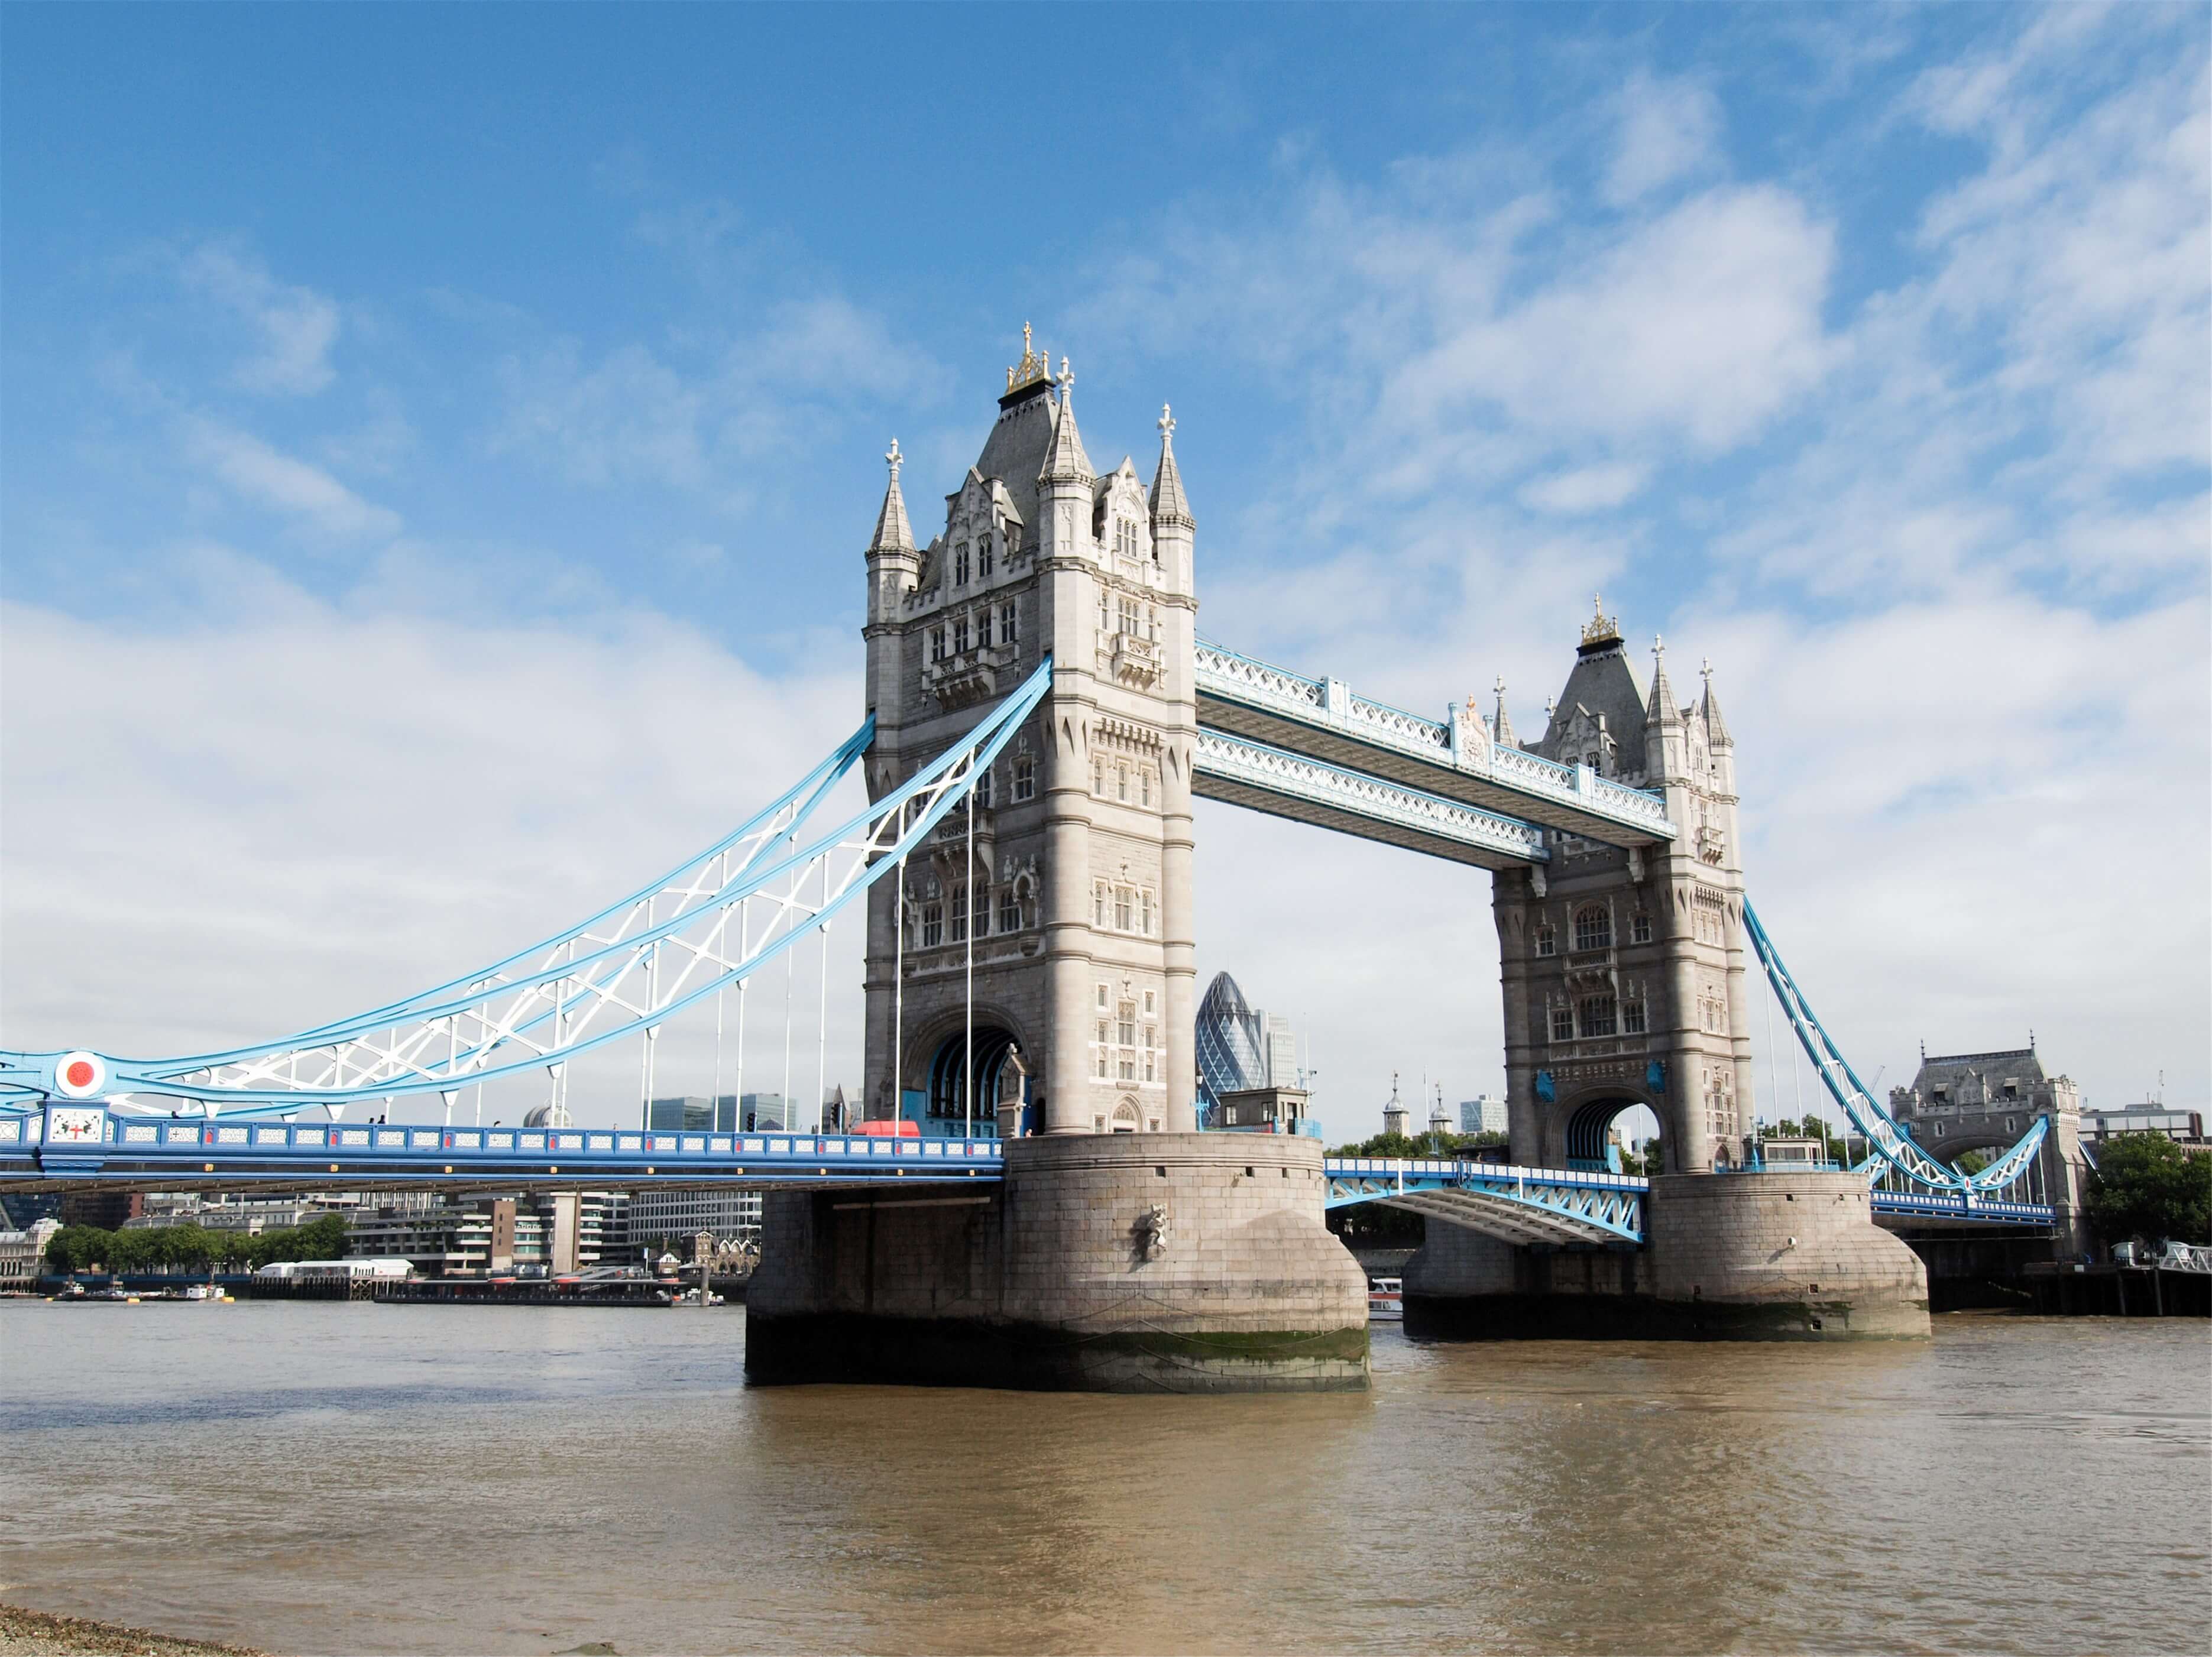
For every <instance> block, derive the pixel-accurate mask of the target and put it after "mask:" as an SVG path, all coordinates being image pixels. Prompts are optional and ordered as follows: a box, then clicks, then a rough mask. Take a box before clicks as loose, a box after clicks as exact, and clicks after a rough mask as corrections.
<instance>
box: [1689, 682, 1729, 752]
mask: <svg viewBox="0 0 2212 1657" xmlns="http://www.w3.org/2000/svg"><path fill="white" fill-rule="evenodd" d="M1699 672H1701V673H1703V674H1704V675H1705V695H1704V697H1703V699H1702V700H1700V701H1699V704H1698V712H1699V713H1701V714H1703V715H1704V716H1705V743H1706V745H1707V746H1709V747H1712V748H1733V747H1735V740H1734V739H1733V738H1732V737H1729V733H1728V726H1727V725H1725V724H1724V723H1723V721H1722V719H1721V705H1720V701H1719V699H1718V698H1717V697H1716V696H1715V695H1713V665H1712V663H1711V661H1710V660H1708V661H1707V662H1706V663H1705V665H1704V666H1703V667H1702V668H1700V669H1699Z"/></svg>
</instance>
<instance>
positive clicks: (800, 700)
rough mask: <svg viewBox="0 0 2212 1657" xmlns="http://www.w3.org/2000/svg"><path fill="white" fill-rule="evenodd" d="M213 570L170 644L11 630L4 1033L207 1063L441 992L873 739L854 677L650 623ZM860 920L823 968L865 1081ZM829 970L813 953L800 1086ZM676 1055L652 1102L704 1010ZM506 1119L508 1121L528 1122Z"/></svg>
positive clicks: (668, 1047)
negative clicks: (380, 605) (249, 1045)
mask: <svg viewBox="0 0 2212 1657" xmlns="http://www.w3.org/2000/svg"><path fill="white" fill-rule="evenodd" d="M204 570H205V573H206V574H207V575H208V577H209V578H210V579H209V580H208V585H207V586H205V587H204V589H203V590H202V591H201V592H200V593H199V594H198V596H197V599H196V600H195V601H194V602H192V603H190V604H185V605H184V606H182V607H181V608H180V610H179V613H176V614H173V615H172V616H168V617H166V618H165V621H164V624H163V625H162V626H161V627H159V628H149V629H145V630H139V629H136V628H129V627H124V626H114V625H107V624H103V623H100V622H90V621H86V620H83V619H81V618H78V617H74V616H67V615H64V614H62V613H59V612H57V611H54V610H41V609H37V608H33V607H29V606H24V605H10V606H8V607H7V608H6V609H5V610H0V631H3V632H4V634H5V637H6V640H7V649H6V651H5V652H4V673H5V690H6V695H5V697H4V721H5V723H4V737H5V750H6V752H7V755H8V784H9V786H8V787H7V789H6V791H5V795H4V798H3V799H0V832H4V838H5V842H6V845H7V847H8V866H7V874H8V878H7V880H6V882H5V884H4V887H0V920H4V928H5V932H6V935H7V938H8V942H9V949H8V950H7V952H6V956H5V960H4V962H0V972H4V977H0V999H4V1003H5V1005H6V1008H7V1014H8V1029H9V1039H10V1041H11V1042H13V1043H15V1044H17V1045H21V1046H27V1047H33V1048H37V1047H52V1046H68V1045H73V1044H76V1043H79V1042H83V1043H88V1044H90V1045H93V1046H94V1047H100V1048H103V1049H105V1050H107V1051H111V1052H120V1053H181V1052H196V1051H205V1050H207V1049H208V1048H210V1047H217V1046H221V1045H223V1044H225V1043H228V1042H232V1041H250V1040H255V1039H267V1038H273V1037H276V1036H279V1035H283V1034H284V1033H285V1032H287V1031H289V1030H292V1029H302V1028H306V1027H307V1026H308V1025H310V1024H312V1023H317V1022H319V1021H322V1020H325V1019H327V1018H330V1017H335V1016H337V1015H340V1014H343V1013H344V1012H346V1011H349V1010H353V1009H357V1008H361V1007H365V1006H370V1005H376V1004H378V1003H379V1002H380V1001H382V1000H385V999H387V998H391V997H392V996H393V995H396V994H401V993H405V992H410V991H412V990H415V989H418V988H421V987H423V986H427V985H428V984H431V983H435V982H438V981H441V980H443V979H444V978H446V977H447V976H450V975H451V974H453V973H454V972H457V971H460V970H464V969H465V968H466V967H467V966H468V965H469V964H470V963H471V962H479V961H485V960H490V959H494V958H496V957H497V956H501V955H503V954H505V953H507V951H508V950H512V949H513V948H514V947H516V946H519V945H520V944H526V943H527V942H529V941H530V940H531V939H532V938H538V937H542V936H544V935H545V934H547V933H549V932H553V931H555V930H556V929H558V928H559V927H561V926H564V925H566V924H568V923H569V922H571V921H574V920H578V919H580V918H581V917H582V916H584V915H586V914H588V913H592V911H593V910H595V909H596V908H598V907H600V906H601V905H603V904H604V903H605V902H606V901H610V900H611V899H612V898H615V897H617V896H618V895H621V893H622V892H623V891H625V890H628V889H630V887H631V886H633V885H635V883H639V882H641V881H642V880H644V879H646V878H647V877H650V876H651V875H652V874H653V872H654V871H657V870H659V869H660V868H663V867H666V866H668V865H673V864H674V863H676V862H677V861H678V859H681V858H683V857H684V856H687V855H689V854H690V853H691V852H693V851H695V850H696V849H697V847H700V846H702V845H704V844H707V843H708V842H709V841H712V840H713V839H714V838H715V837H716V836H717V835H720V834H722V833H724V832H726V830H727V829H729V828H730V827H731V826H732V825H733V824H734V823H735V822H738V821H739V820H741V819H742V817H743V816H745V815H747V814H749V813H750V811H751V810H754V809H756V808H757V806H758V805H760V804H763V803H764V802H765V800H766V799H767V798H769V797H770V796H771V795H772V793H773V792H774V791H775V789H777V788H780V787H781V786H783V785H784V784H785V783H786V782H787V781H788V780H795V779H796V778H797V777H798V776H799V775H800V774H803V772H804V771H805V769H806V768H807V767H808V766H810V765H811V764H812V763H813V762H815V761H816V760H817V759H818V758H819V757H820V756H821V755H822V754H823V752H826V751H827V750H829V748H830V747H831V746H832V745H833V744H835V743H836V741H838V740H839V739H841V738H842V737H844V736H845V735H846V734H848V732H849V731H850V730H851V728H852V727H853V726H854V725H856V724H857V723H858V722H859V708H860V685H859V683H858V680H857V678H856V677H853V676H851V675H849V674H846V673H843V672H841V671H830V672H826V673H823V674H822V675H820V676H819V677H795V678H789V679H785V680H781V681H771V680H769V679H766V678H764V677H763V676H761V675H760V674H759V673H757V672H756V671H753V670H752V669H750V668H749V667H748V666H747V665H745V664H744V662H742V661H740V660H738V659H736V658H734V657H732V656H731V655H730V654H729V653H727V652H726V651H724V650H723V649H721V648H720V647H719V646H716V645H714V643H712V642H710V641H709V640H707V639H705V638H704V637H702V635H700V634H697V633H696V632H694V631H693V630H691V629H690V628H685V627H683V626H680V625H678V624H676V623H673V622H669V621H666V620H665V619H663V618H660V617H657V616H650V615H636V614H629V615H625V614H621V613H618V612H617V613H615V614H612V615H611V616H609V617H608V619H607V620H606V621H605V622H603V623H599V624H596V625H592V626H581V625H579V626H557V625H553V624H541V625H535V626H530V625H501V624H499V623H495V622H492V623H486V622H474V621H471V622H453V621H449V620H443V619H440V618H438V617H435V616H425V615H422V614H420V613H410V614H392V613H382V612H377V611H374V610H367V609H364V608H362V607H359V606H356V605H354V604H346V605H333V604H327V603H325V602H322V601H320V600H318V599H315V598H312V597H310V596H309V595H307V593H305V592H301V591H300V590H299V589H297V588H296V587H293V586H289V584H287V583H285V582H284V581H283V580H281V578H278V577H277V576H276V575H275V574H273V573H271V572H270V571H268V570H266V569H264V568H258V567H256V566H253V565H252V564H251V563H250V562H241V561H239V560H237V559H236V557H235V555H226V554H222V553H219V552H211V553H210V555H209V556H208V558H207V559H206V560H205V561H204ZM64 803H65V804H64ZM840 804H841V806H842V809H843V810H857V809H858V805H859V797H858V794H857V792H856V791H848V797H846V798H842V800H841V801H840ZM859 933H860V928H859V927H857V926H851V927H847V928H843V929H842V930H841V932H838V933H837V934H836V935H834V936H833V939H832V953H831V956H830V961H829V968H830V973H831V980H830V981H831V985H832V987H833V989H834V990H835V991H836V993H834V994H833V995H832V996H831V998H830V999H831V1006H832V1027H831V1041H832V1052H833V1056H834V1057H835V1058H836V1063H835V1064H834V1065H833V1068H832V1077H833V1079H842V1080H844V1081H846V1082H847V1083H848V1084H850V1083H856V1082H857V1081H858V1079H859V1075H858V1064H857V1053H858V1047H857V1041H858V1022H859V1021H858V1012H859V1009H858V1005H857V1002H858V998H857V996H854V995H853V994H851V993H850V992H849V991H850V988H851V986H854V985H855V984H857V982H858V980H859V963H858V938H859ZM816 970H817V968H816V962H815V957H814V955H813V953H812V952H811V950H809V951H807V952H805V956H804V959H803V960H802V961H801V962H800V974H801V976H800V980H799V981H800V982H801V983H802V984H804V985H805V986H808V989H809V993H808V994H806V995H805V996H803V997H802V998H800V999H801V1000H802V1002H803V1003H804V1005H805V1009H806V1011H807V1014H808V1018H807V1024H806V1032H807V1036H806V1039H805V1040H803V1041H802V1043H801V1050H802V1051H803V1052H805V1053H807V1055H808V1059H807V1063H806V1065H805V1067H804V1084H805V1089H811V1081H812V1075H813V1065H812V1058H811V1051H812V1046H813V1043H812V1041H811V1028H812V1019H811V1011H812V1008H813V1005H814V994H813V993H812V980H813V978H814V975H815V973H816ZM776 987H777V988H778V989H779V991H780V989H781V982H780V979H779V982H778V984H777V986H776ZM757 1011H758V1009H757V1008H756V1012H757ZM732 1019H734V1008H732ZM764 1028H765V1026H764V1025H763V1024H761V1023H755V1025H754V1028H753V1036H754V1043H755V1045H754V1047H753V1058H754V1060H755V1062H756V1064H758V1065H766V1064H767V1063H768V1062H769V1056H768V1051H767V1048H766V1047H765V1046H764V1045H763V1042H762V1040H761V1031H762V1029H764ZM780 1029H781V1027H780V1025H779V1026H778V1031H779V1035H780ZM660 1045H661V1047H662V1050H663V1051H662V1053H661V1055H660V1058H659V1061H658V1062H659V1078H660V1081H661V1082H662V1083H663V1084H664V1085H665V1086H666V1087H667V1088H668V1089H669V1090H671V1091H679V1092H680V1091H696V1092H704V1091H706V1090H707V1089H708V1085H709V1083H710V1080H711V1065H712V1029H711V1018H709V1019H708V1020H705V1021H702V1020H698V1019H693V1020H690V1021H688V1022H687V1023H685V1024H684V1028H683V1029H680V1030H676V1031H674V1032H673V1033H671V1035H669V1036H668V1037H667V1038H666V1039H665V1041H663V1042H662V1043H661V1044H660ZM730 1046H731V1047H732V1052H731V1053H729V1054H728V1057H729V1058H730V1059H731V1060H732V1063H733V1062H734V1051H733V1049H734V1038H733V1027H732V1040H731V1042H730ZM777 1060H778V1065H779V1067H778V1068H777V1070H776V1073H775V1075H774V1076H773V1077H771V1078H770V1079H769V1082H768V1083H767V1085H769V1087H771V1088H780V1087H781V1070H780V1052H779V1053H778V1055H777ZM636 1065H637V1052H636V1049H635V1047H630V1048H629V1051H628V1052H627V1053H623V1054H621V1055H619V1056H618V1057H611V1058H610V1059H607V1060H605V1061H603V1062H600V1063H599V1064H598V1065H587V1066H585V1067H584V1068H585V1070H586V1071H589V1074H588V1076H585V1075H584V1074H583V1072H582V1071H580V1077H581V1078H582V1079H580V1080H579V1082H577V1083H574V1084H573V1085H574V1086H575V1088H576V1089H577V1090H578V1091H577V1098H578V1102H579V1103H580V1104H586V1105H588V1107H589V1108H591V1109H592V1111H593V1112H594V1113H595V1117H596V1120H611V1119H612V1118H613V1117H615V1116H617V1115H620V1114H623V1113H624V1112H629V1111H634V1110H635V1099H636V1093H635V1089H636V1086H637V1075H636V1069H635V1066H636ZM760 1073H761V1072H760V1071H755V1073H754V1075H755V1079H754V1081H752V1082H751V1083H749V1085H759V1084H760V1083H759V1082H758V1079H757V1078H758V1076H759V1075H760ZM727 1075H728V1072H726V1077H727ZM515 1085H516V1086H517V1087H518V1088H519V1089H520V1092H521V1093H529V1092H531V1088H529V1087H523V1086H521V1085H520V1084H515ZM533 1085H534V1084H533ZM495 1095H496V1089H495ZM507 1101H508V1102H507V1106H505V1107H502V1105H501V1102H500V1101H499V1099H498V1098H497V1097H496V1096H495V1101H494V1103H493V1106H492V1108H493V1110H495V1111H496V1110H499V1109H501V1108H507V1110H508V1120H513V1116H512V1110H513V1109H514V1108H520V1107H521V1106H522V1105H523V1104H526V1103H531V1102H537V1101H536V1098H535V1097H534V1096H532V1097H529V1098H522V1097H520V1096H515V1095H509V1096H507Z"/></svg>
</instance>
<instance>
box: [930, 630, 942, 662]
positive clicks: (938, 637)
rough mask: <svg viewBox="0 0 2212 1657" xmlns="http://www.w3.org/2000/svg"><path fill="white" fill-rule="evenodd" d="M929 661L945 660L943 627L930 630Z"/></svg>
mask: <svg viewBox="0 0 2212 1657" xmlns="http://www.w3.org/2000/svg"><path fill="white" fill-rule="evenodd" d="M929 659H930V660H931V661H933V662H941V661H943V660H944V659H945V629H944V628H941V627H933V628H930V629H929Z"/></svg>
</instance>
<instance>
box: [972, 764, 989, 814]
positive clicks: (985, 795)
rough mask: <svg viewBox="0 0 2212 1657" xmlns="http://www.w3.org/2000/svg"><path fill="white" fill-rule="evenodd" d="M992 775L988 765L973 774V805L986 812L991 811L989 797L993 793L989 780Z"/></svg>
mask: <svg viewBox="0 0 2212 1657" xmlns="http://www.w3.org/2000/svg"><path fill="white" fill-rule="evenodd" d="M992 776H993V772H992V769H991V768H990V767H989V766H985V767H984V768H982V769H981V771H978V772H977V773H976V774H975V804H976V805H977V806H978V807H979V808H980V809H981V810H986V811H987V810H990V809H991V795H992V792H993V789H992V786H991V778H992Z"/></svg>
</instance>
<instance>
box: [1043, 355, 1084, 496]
mask: <svg viewBox="0 0 2212 1657" xmlns="http://www.w3.org/2000/svg"><path fill="white" fill-rule="evenodd" d="M1096 476H1097V473H1096V472H1094V471H1092V470H1091V457H1090V456H1089V455H1087V454H1085V453H1084V452H1083V434H1081V433H1080V432H1079V431H1077V430H1076V429H1075V375H1074V374H1073V372H1071V371H1070V369H1069V368H1068V366H1067V359H1066V357H1062V358H1060V408H1059V410H1058V411H1057V412H1056V413H1055V414H1054V416H1053V421H1052V446H1051V447H1050V448H1048V449H1047V450H1046V451H1045V456H1044V464H1043V466H1042V468H1040V469H1039V470H1038V472H1037V482H1038V483H1054V482H1060V481H1067V482H1073V483H1090V482H1091V479H1092V478H1094V477H1096Z"/></svg>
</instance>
